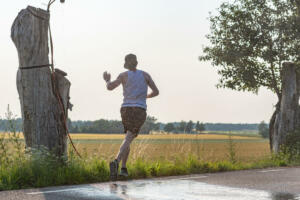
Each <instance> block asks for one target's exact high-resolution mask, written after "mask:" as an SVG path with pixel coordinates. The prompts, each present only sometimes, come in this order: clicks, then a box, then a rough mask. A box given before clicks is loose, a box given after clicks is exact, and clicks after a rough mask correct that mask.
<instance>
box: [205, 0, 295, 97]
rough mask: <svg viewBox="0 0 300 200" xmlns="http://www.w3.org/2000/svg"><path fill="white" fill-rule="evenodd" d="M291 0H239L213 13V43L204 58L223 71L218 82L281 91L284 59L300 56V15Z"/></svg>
mask: <svg viewBox="0 0 300 200" xmlns="http://www.w3.org/2000/svg"><path fill="white" fill-rule="evenodd" d="M297 14H298V9H297V5H296V4H295V3H294V2H293V1H290V0H236V1H234V2H233V3H223V4H222V5H221V6H220V8H219V9H218V15H217V16H210V23H211V33H210V34H209V35H208V36H207V38H208V40H209V41H210V43H211V45H210V46H207V47H205V48H204V55H203V56H201V57H200V60H201V61H212V64H213V66H216V67H217V68H218V73H219V74H220V75H221V78H220V82H219V84H218V87H224V88H230V89H233V90H238V91H251V92H255V93H256V92H257V91H258V89H259V88H260V87H262V86H263V87H267V88H268V89H270V90H272V91H273V92H275V93H277V95H278V96H280V95H281V94H280V93H281V89H280V88H281V79H280V72H281V65H282V62H283V61H286V60H288V61H291V62H298V61H299V60H300V52H299V51H300V26H299V25H300V20H299V17H297Z"/></svg>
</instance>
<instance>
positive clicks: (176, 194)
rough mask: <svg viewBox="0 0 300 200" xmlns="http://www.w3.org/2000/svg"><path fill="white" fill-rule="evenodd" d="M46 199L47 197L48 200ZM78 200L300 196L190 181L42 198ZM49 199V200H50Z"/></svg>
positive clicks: (298, 199)
mask: <svg viewBox="0 0 300 200" xmlns="http://www.w3.org/2000/svg"><path fill="white" fill-rule="evenodd" d="M48 195H49V196H48ZM53 195H55V196H57V197H65V198H68V199H69V198H70V199H71V198H72V197H74V198H76V199H81V200H94V199H95V200H123V199H124V200H158V199H159V200H202V199H203V200H300V196H295V195H292V194H285V193H278V194H270V193H269V192H265V191H260V190H252V189H251V190H250V189H241V188H230V187H224V186H218V185H210V184H206V183H201V182H198V181H193V180H159V181H153V180H146V181H130V182H118V183H116V184H98V185H91V186H89V187H81V188H78V190H75V191H72V192H62V193H56V194H44V196H45V199H46V200H47V199H48V198H47V196H48V197H52V198H53ZM49 199H50V198H49Z"/></svg>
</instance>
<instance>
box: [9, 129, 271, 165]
mask: <svg viewBox="0 0 300 200" xmlns="http://www.w3.org/2000/svg"><path fill="white" fill-rule="evenodd" d="M6 137H9V136H8V135H7V134H6ZM124 137H125V135H124V134H71V138H72V140H73V142H74V144H75V146H76V148H77V149H78V151H79V152H80V153H81V154H83V155H84V156H85V157H98V158H99V159H101V160H107V161H109V160H111V159H113V158H114V156H115V155H116V154H117V153H118V150H119V147H120V145H121V143H122V141H123V139H124ZM20 139H21V140H24V138H23V135H22V134H20ZM230 148H231V150H230ZM232 150H233V151H234V154H235V155H234V156H235V159H236V160H237V161H239V162H243V163H251V162H253V161H258V160H261V159H264V158H265V157H267V156H270V150H269V143H268V140H266V139H262V138H261V137H259V136H253V135H252V136H241V135H232V136H229V135H221V134H220V133H217V134H164V135H139V136H138V137H137V138H136V139H135V140H134V142H133V144H132V145H131V153H130V158H129V162H134V161H136V160H137V159H144V160H151V161H153V160H160V161H161V160H168V161H175V160H176V159H184V158H187V157H188V156H191V155H193V156H195V157H196V158H197V159H199V160H202V161H213V162H214V161H216V162H217V161H226V160H229V154H230V151H232Z"/></svg>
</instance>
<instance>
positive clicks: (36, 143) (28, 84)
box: [11, 6, 71, 156]
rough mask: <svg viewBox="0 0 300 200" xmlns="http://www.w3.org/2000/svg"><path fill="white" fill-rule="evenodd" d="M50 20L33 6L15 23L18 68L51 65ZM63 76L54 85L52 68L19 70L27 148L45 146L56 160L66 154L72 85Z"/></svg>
mask: <svg viewBox="0 0 300 200" xmlns="http://www.w3.org/2000/svg"><path fill="white" fill-rule="evenodd" d="M49 19H50V15H49V13H48V12H47V11H45V10H42V9H37V8H34V7H31V6H28V7H27V8H26V9H23V10H22V11H21V12H20V13H19V15H18V16H17V18H16V19H15V21H14V23H13V25H12V29H11V38H12V40H13V42H14V44H15V46H16V48H17V50H18V57H19V67H22V68H23V67H24V68H28V67H30V66H41V65H47V64H49V57H48V55H49V47H48V27H49ZM64 75H65V74H63V73H60V72H55V79H54V80H55V82H52V78H51V70H50V68H49V67H43V68H32V69H20V68H19V69H18V72H17V89H18V93H19V98H20V103H21V111H22V119H23V132H24V137H25V142H26V147H30V148H38V149H39V148H41V147H42V146H44V147H46V148H47V149H48V150H50V151H51V152H53V153H55V154H56V155H57V156H63V155H65V154H66V150H67V133H66V130H65V125H64V123H65V121H64V120H65V119H64V117H65V115H67V109H68V107H69V91H70V86H71V83H70V82H69V81H68V80H67V79H66V78H65V77H64ZM53 84H55V85H56V86H57V89H58V92H59V94H60V98H61V101H62V104H63V109H62V108H61V106H60V104H59V101H58V98H57V97H56V94H55V92H54V90H53V86H54V85H53ZM64 112H65V115H64Z"/></svg>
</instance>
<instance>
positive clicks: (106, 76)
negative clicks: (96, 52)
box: [103, 71, 111, 82]
mask: <svg viewBox="0 0 300 200" xmlns="http://www.w3.org/2000/svg"><path fill="white" fill-rule="evenodd" d="M103 79H104V80H105V81H106V82H109V81H110V79H111V75H110V73H107V71H105V72H104V73H103Z"/></svg>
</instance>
